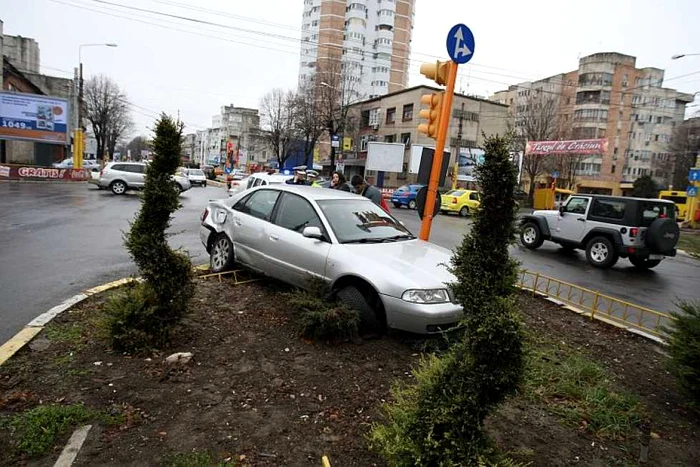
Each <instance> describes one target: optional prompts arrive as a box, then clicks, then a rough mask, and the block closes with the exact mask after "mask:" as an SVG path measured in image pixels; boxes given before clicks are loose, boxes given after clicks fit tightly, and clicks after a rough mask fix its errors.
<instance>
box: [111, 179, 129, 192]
mask: <svg viewBox="0 0 700 467" xmlns="http://www.w3.org/2000/svg"><path fill="white" fill-rule="evenodd" d="M109 188H110V189H111V190H112V193H114V194H115V195H123V194H124V193H126V183H124V182H122V181H121V180H117V181H116V182H112V184H111V185H110V186H109Z"/></svg>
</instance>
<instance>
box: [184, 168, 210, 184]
mask: <svg viewBox="0 0 700 467" xmlns="http://www.w3.org/2000/svg"><path fill="white" fill-rule="evenodd" d="M187 179H188V180H189V181H190V183H191V184H192V185H193V186H194V185H199V186H207V177H206V175H204V171H203V170H202V169H187Z"/></svg>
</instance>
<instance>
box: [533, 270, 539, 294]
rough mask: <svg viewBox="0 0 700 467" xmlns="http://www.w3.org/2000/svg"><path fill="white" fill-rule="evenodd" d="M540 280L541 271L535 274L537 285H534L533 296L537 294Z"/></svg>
mask: <svg viewBox="0 0 700 467" xmlns="http://www.w3.org/2000/svg"><path fill="white" fill-rule="evenodd" d="M539 281H540V273H539V272H538V273H536V274H535V285H533V286H532V296H533V297H536V296H537V283H538V282H539Z"/></svg>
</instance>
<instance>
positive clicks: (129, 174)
mask: <svg viewBox="0 0 700 467" xmlns="http://www.w3.org/2000/svg"><path fill="white" fill-rule="evenodd" d="M146 167H147V165H146V164H145V163H143V162H110V163H109V164H107V165H105V167H104V169H102V171H101V172H100V179H99V180H98V181H97V186H98V187H99V188H100V189H110V190H111V191H112V193H114V194H115V195H123V194H124V193H126V192H127V190H140V189H142V188H143V186H144V185H145V183H146ZM173 181H174V182H175V183H176V184H177V188H178V190H179V191H180V193H182V192H183V191H187V190H189V189H190V188H192V184H191V183H190V181H189V180H188V179H187V177H183V176H181V175H174V176H173Z"/></svg>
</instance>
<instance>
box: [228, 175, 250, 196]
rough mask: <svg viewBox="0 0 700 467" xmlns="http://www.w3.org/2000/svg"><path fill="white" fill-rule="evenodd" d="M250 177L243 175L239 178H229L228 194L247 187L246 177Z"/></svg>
mask: <svg viewBox="0 0 700 467" xmlns="http://www.w3.org/2000/svg"><path fill="white" fill-rule="evenodd" d="M249 178H250V177H245V178H243V179H241V180H231V182H230V188H229V189H228V195H229V196H233V195H235V194H236V193H238V192H239V191H243V190H245V189H246V188H247V187H248V179H249Z"/></svg>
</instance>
